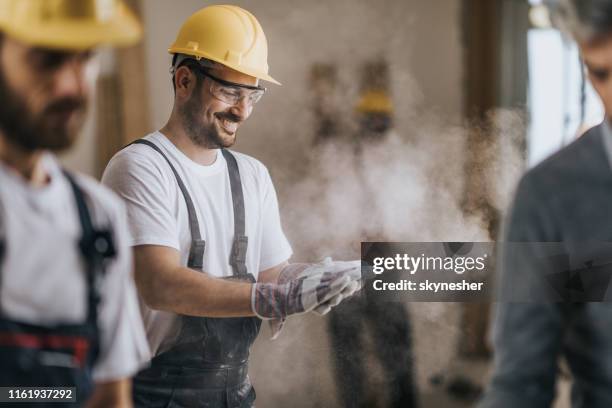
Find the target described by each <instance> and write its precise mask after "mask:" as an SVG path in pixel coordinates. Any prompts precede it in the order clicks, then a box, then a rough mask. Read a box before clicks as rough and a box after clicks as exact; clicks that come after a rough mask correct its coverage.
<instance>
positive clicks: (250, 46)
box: [168, 5, 280, 85]
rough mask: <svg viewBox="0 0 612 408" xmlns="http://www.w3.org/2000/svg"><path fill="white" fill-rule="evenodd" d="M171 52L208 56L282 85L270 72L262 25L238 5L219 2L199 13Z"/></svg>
mask: <svg viewBox="0 0 612 408" xmlns="http://www.w3.org/2000/svg"><path fill="white" fill-rule="evenodd" d="M168 52H170V53H171V54H186V55H192V56H194V57H196V58H197V59H200V58H206V59H209V60H212V61H215V62H218V63H220V64H223V65H225V66H227V67H229V68H232V69H234V70H236V71H238V72H241V73H243V74H246V75H250V76H252V77H256V78H259V79H263V80H265V81H270V82H273V83H275V84H277V85H280V83H279V82H278V81H276V80H275V79H274V78H272V77H271V76H270V75H268V41H267V40H266V36H265V34H264V32H263V30H262V28H261V25H259V22H258V21H257V19H256V18H255V16H253V15H252V14H251V13H249V12H248V11H246V10H244V9H242V8H240V7H237V6H227V5H215V6H209V7H204V8H203V9H200V10H199V11H197V12H195V13H194V14H192V15H191V16H190V17H189V18H188V19H187V21H185V23H184V24H183V26H182V27H181V29H180V31H179V33H178V36H177V37H176V40H175V41H174V44H172V45H171V46H170V48H168Z"/></svg>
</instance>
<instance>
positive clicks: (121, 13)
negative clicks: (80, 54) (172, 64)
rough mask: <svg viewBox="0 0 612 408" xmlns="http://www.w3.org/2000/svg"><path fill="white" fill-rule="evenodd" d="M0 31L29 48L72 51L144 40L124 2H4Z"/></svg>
mask: <svg viewBox="0 0 612 408" xmlns="http://www.w3.org/2000/svg"><path fill="white" fill-rule="evenodd" d="M0 31H2V32H4V33H6V34H7V35H9V36H10V37H13V38H15V39H17V40H19V41H22V42H24V43H26V44H29V45H33V46H38V47H47V48H59V49H68V50H85V49H89V48H92V47H95V46H96V45H100V44H112V45H132V44H134V43H136V42H138V41H139V40H140V38H141V37H142V28H141V26H140V23H139V22H138V19H137V18H136V17H135V16H134V14H132V12H131V11H130V10H129V9H128V7H127V6H126V5H125V4H124V3H123V1H121V0H0Z"/></svg>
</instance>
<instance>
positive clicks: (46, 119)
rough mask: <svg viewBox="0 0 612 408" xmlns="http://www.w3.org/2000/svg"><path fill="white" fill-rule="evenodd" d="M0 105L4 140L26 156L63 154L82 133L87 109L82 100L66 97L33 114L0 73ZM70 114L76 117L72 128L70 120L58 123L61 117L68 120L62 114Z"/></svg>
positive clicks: (0, 119) (85, 103)
mask: <svg viewBox="0 0 612 408" xmlns="http://www.w3.org/2000/svg"><path fill="white" fill-rule="evenodd" d="M0 101H2V102H1V103H0V130H1V131H2V135H3V137H4V138H5V139H6V140H7V141H8V142H9V143H11V144H13V145H15V146H17V147H19V148H21V149H23V150H25V151H28V152H31V151H35V150H52V151H62V150H65V149H67V148H69V147H70V146H72V144H73V143H74V141H75V140H76V138H77V136H78V133H79V130H80V129H81V125H82V123H83V120H84V116H85V115H84V114H85V110H86V107H87V101H86V99H85V98H78V97H76V98H74V97H66V98H62V99H59V100H57V101H54V102H52V103H50V104H49V105H47V106H46V107H45V108H44V110H43V111H42V112H40V113H38V114H34V113H32V112H31V111H30V109H28V107H27V104H26V102H25V100H24V99H23V98H22V97H21V96H20V95H18V94H17V93H16V92H14V91H13V90H12V89H11V88H10V87H9V85H8V83H7V81H6V79H5V78H4V75H3V73H2V71H1V70H0ZM70 112H75V113H73V115H75V114H76V115H79V117H78V118H77V121H76V123H73V124H72V126H71V124H70V121H72V119H70V120H69V121H65V120H63V121H62V120H60V119H61V118H62V117H64V118H65V117H69V116H68V115H64V114H68V113H70ZM58 116H59V117H58ZM71 116H72V115H71Z"/></svg>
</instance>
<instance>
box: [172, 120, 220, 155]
mask: <svg viewBox="0 0 612 408" xmlns="http://www.w3.org/2000/svg"><path fill="white" fill-rule="evenodd" d="M160 132H161V133H163V134H164V135H165V136H166V137H167V138H168V139H169V140H170V141H171V142H172V143H173V144H174V145H175V146H176V147H177V149H179V150H180V151H181V152H183V154H184V155H185V156H187V157H189V158H190V159H191V160H192V161H194V162H196V163H197V164H199V165H202V166H210V165H211V164H213V163H214V162H215V160H216V159H217V150H216V149H207V148H205V147H202V146H199V145H197V144H195V143H194V142H193V141H192V140H191V138H190V137H189V135H188V134H187V132H186V131H185V128H184V127H183V125H182V124H181V123H180V121H179V120H177V119H176V118H175V117H171V118H170V120H169V121H168V123H166V125H165V126H164V127H163V128H161V129H160Z"/></svg>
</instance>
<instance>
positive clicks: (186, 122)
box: [181, 82, 240, 149]
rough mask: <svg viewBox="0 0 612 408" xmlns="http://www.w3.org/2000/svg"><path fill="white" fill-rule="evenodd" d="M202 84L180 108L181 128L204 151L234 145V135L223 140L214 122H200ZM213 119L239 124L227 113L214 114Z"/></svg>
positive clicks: (199, 83)
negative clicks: (204, 149)
mask: <svg viewBox="0 0 612 408" xmlns="http://www.w3.org/2000/svg"><path fill="white" fill-rule="evenodd" d="M201 89H202V83H201V82H198V83H197V84H196V86H195V88H194V90H193V92H192V94H191V96H190V97H189V99H188V100H187V102H185V105H184V106H183V107H182V108H181V116H182V118H183V127H184V128H185V131H186V132H187V135H188V136H189V138H190V139H191V141H192V142H193V143H195V144H196V145H198V146H201V147H204V148H206V149H218V148H227V147H231V146H233V145H234V143H235V142H236V137H235V133H234V135H231V136H230V135H227V136H226V137H225V138H224V137H222V136H221V135H220V134H219V131H218V129H217V128H216V127H215V123H214V121H213V122H211V123H208V124H206V123H204V121H203V120H202V116H201V115H202V99H201V96H200V95H201ZM215 117H217V118H218V119H219V120H223V119H227V120H229V121H232V122H240V118H238V117H237V116H236V115H233V114H232V113H229V112H223V113H216V114H215Z"/></svg>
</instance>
